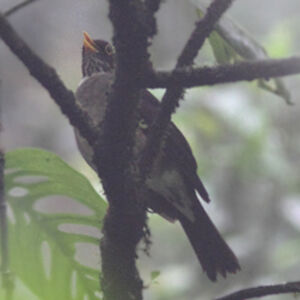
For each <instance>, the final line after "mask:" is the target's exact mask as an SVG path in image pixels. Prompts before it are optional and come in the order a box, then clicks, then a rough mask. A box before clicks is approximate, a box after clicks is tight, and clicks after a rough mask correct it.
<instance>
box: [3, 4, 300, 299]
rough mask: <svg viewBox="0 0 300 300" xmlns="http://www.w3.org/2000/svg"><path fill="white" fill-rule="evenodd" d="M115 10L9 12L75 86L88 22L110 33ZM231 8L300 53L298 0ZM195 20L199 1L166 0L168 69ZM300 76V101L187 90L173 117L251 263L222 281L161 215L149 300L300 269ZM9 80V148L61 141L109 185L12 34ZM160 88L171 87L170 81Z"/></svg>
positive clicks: (228, 232)
mask: <svg viewBox="0 0 300 300" xmlns="http://www.w3.org/2000/svg"><path fill="white" fill-rule="evenodd" d="M199 1H200V2H201V3H207V1H201V0H199ZM15 4H17V1H12V0H0V10H1V11H2V12H3V11H6V10H7V9H9V8H10V7H12V6H13V5H15ZM107 15H108V5H107V1H104V0H103V1H96V0H84V1H83V0H81V1H80V0H72V1H70V0H63V1H62V0H60V1H59V0H51V1H50V0H44V1H42V0H40V1H37V2H35V3H33V4H31V5H30V6H28V7H26V8H24V9H22V10H20V11H19V12H17V13H15V14H14V15H12V16H11V17H10V18H9V21H10V22H11V24H12V25H13V26H14V28H15V29H16V30H17V32H18V33H19V34H20V36H21V37H22V38H23V39H24V40H25V41H26V42H27V44H29V45H30V47H31V48H32V49H33V50H34V51H35V52H36V53H38V55H39V56H40V57H41V58H43V59H44V60H45V61H46V62H47V63H48V64H50V65H51V66H53V67H54V68H55V69H56V71H57V72H58V74H59V75H60V77H61V79H62V80H63V81H64V82H65V84H66V86H67V87H68V88H69V89H71V90H73V91H75V90H76V88H77V86H78V83H79V81H80V79H81V67H80V65H81V45H82V40H83V36H82V33H83V31H87V32H88V33H89V34H90V35H91V36H92V37H94V38H102V39H106V40H111V37H112V27H111V24H110V22H109V19H108V17H107ZM226 15H227V16H230V17H232V18H233V19H234V20H235V21H236V22H237V23H238V24H240V25H241V26H243V27H244V28H246V29H247V31H248V32H249V33H250V34H251V35H252V36H253V37H254V38H255V39H257V40H258V41H259V42H260V43H261V44H262V45H263V46H264V47H265V48H266V50H267V51H268V53H269V55H270V56H271V57H276V58H280V57H287V56H291V55H296V54H299V46H300V42H299V41H300V30H299V28H300V19H299V15H300V2H299V1H298V0H286V1H282V0H264V1H260V0H252V1H250V0H248V1H236V2H235V3H234V5H233V6H232V8H231V9H230V10H229V11H228V12H227V13H226ZM196 20H197V12H196V9H195V6H194V5H193V4H192V3H191V2H190V1H182V0H166V1H164V2H163V4H162V5H161V10H160V11H159V12H158V14H157V21H158V34H157V36H155V38H154V39H153V44H152V46H151V48H150V52H151V58H152V61H153V63H154V67H156V68H157V69H159V70H169V69H171V68H172V67H173V66H174V65H175V62H176V58H177V57H178V55H179V53H180V51H181V49H182V47H183V46H184V44H185V42H186V41H187V39H188V37H189V34H190V32H191V31H192V30H193V28H194V23H195V21H196ZM133 47H134V45H133ZM203 64H206V65H214V64H215V60H214V57H213V55H212V51H211V48H210V45H209V44H208V43H206V44H205V47H204V48H203V49H202V50H201V53H200V54H199V56H198V58H197V65H199V66H200V65H203ZM299 79H300V77H299V76H293V77H287V78H285V79H284V82H285V84H286V86H287V88H288V89H289V90H290V92H291V94H292V100H293V101H294V103H295V105H293V106H288V105H287V104H285V102H284V100H283V99H281V98H279V97H277V96H275V95H274V94H271V93H269V92H266V91H263V90H261V89H258V88H257V85H256V83H255V82H253V83H247V82H246V83H245V82H243V83H235V84H226V85H218V86H214V87H201V88H193V89H191V90H189V91H188V92H187V93H186V95H185V100H184V101H181V106H180V108H179V109H178V110H177V113H176V115H174V116H173V120H174V121H175V122H176V124H177V126H178V127H179V128H180V129H181V130H182V131H183V133H184V134H185V136H186V138H187V139H188V141H189V143H190V145H191V147H192V149H193V153H194V156H195V158H196V159H197V162H198V170H199V175H200V177H201V179H202V180H203V182H204V184H205V185H206V187H207V189H208V191H209V193H210V196H211V199H212V203H211V204H209V205H206V204H204V205H205V209H206V210H207V211H208V212H209V215H210V216H211V218H212V219H213V220H214V223H215V224H216V225H217V227H218V229H219V230H220V231H221V232H222V235H223V236H224V238H225V239H226V241H228V243H229V244H230V245H231V247H232V248H233V249H234V251H235V253H236V255H237V257H238V258H239V261H240V264H241V267H242V270H241V272H239V273H238V274H236V275H232V276H229V277H228V278H227V279H226V280H224V279H221V278H220V279H219V281H218V282H217V283H211V282H210V281H209V280H208V279H207V278H206V276H205V275H204V274H203V272H202V269H201V267H200V265H199V264H198V261H197V259H196V256H195V255H194V253H193V251H192V248H191V246H190V245H189V242H188V241H187V239H186V237H185V235H184V233H183V231H182V229H181V228H180V226H179V225H178V224H171V223H168V222H166V221H165V220H164V219H161V217H159V216H156V215H153V216H152V215H151V216H150V219H149V224H150V229H151V232H152V241H153V244H152V246H151V250H150V253H151V256H150V257H147V256H146V255H145V254H144V253H143V251H140V252H139V253H140V257H141V259H140V260H139V261H138V264H139V268H140V270H141V273H142V276H143V278H144V280H145V284H146V285H147V284H149V285H150V287H149V288H148V289H146V290H145V299H157V300H167V299H173V300H179V299H180V300H196V299H197V300H199V299H211V298H213V297H216V296H220V295H224V294H225V293H227V292H229V291H234V290H236V289H239V288H243V287H249V286H253V285H262V284H272V283H278V282H284V281H295V280H298V279H299V277H300V255H299V253H300V104H299V100H300V99H299V96H298V95H299V90H300V85H299ZM0 81H1V86H0V99H1V100H2V101H1V102H2V103H1V106H2V107H1V110H2V122H3V126H4V131H3V132H2V133H1V145H2V146H3V147H4V149H5V151H9V150H12V149H15V148H20V147H40V148H43V149H47V150H50V151H53V152H55V153H56V154H58V155H60V156H61V157H62V158H63V159H64V160H65V161H67V162H68V163H69V164H70V165H72V166H73V167H74V168H76V169H77V170H79V171H80V172H82V173H84V174H85V175H86V176H88V178H90V180H91V181H92V182H93V183H94V184H95V188H96V190H98V191H100V190H101V187H99V185H98V183H97V182H98V181H97V178H96V176H95V174H94V173H93V172H92V171H91V170H90V168H89V167H88V166H87V165H86V164H85V162H84V161H83V159H82V158H81V156H80V154H79V152H78V150H77V147H76V144H75V139H74V136H73V130H72V128H71V126H70V124H69V122H68V121H67V119H66V118H65V117H64V116H63V115H62V113H61V112H60V110H59V108H58V107H57V105H56V104H55V103H54V101H53V100H52V99H51V98H50V97H49V95H48V93H47V92H46V91H45V90H44V89H43V88H42V87H41V86H40V85H39V84H38V83H37V82H36V81H35V80H34V79H33V78H32V77H31V76H30V75H29V73H28V71H27V70H26V68H25V67H24V66H23V65H22V63H21V62H20V61H19V60H18V59H17V58H16V57H15V56H14V55H13V54H12V53H11V52H10V50H9V49H8V48H7V47H6V45H4V43H3V42H2V41H0ZM152 92H153V93H154V94H155V95H156V96H157V97H161V96H162V95H163V90H153V91H152ZM141 248H143V245H141ZM156 270H158V271H160V275H159V277H158V278H157V279H155V282H151V279H150V273H151V272H152V271H156ZM291 298H292V296H291V295H281V296H278V297H273V298H272V299H274V300H275V299H291ZM32 299H34V298H32Z"/></svg>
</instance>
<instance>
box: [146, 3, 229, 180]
mask: <svg viewBox="0 0 300 300" xmlns="http://www.w3.org/2000/svg"><path fill="white" fill-rule="evenodd" d="M232 2H233V0H214V1H213V2H212V4H211V5H210V6H209V7H208V9H207V11H206V14H205V15H204V17H203V18H202V19H201V20H200V21H198V22H197V23H196V27H195V29H194V31H193V32H192V34H191V37H190V39H189V40H188V42H187V44H186V45H185V47H184V49H183V51H182V53H181V55H180V56H179V58H178V61H177V64H176V68H175V70H176V69H178V68H182V67H185V66H190V65H192V64H193V61H194V59H195V58H196V56H197V53H198V51H199V49H200V48H201V47H202V45H203V43H204V41H205V39H206V38H207V37H208V36H209V34H210V33H211V32H212V30H213V29H214V26H215V24H216V23H217V22H218V20H219V19H220V18H221V16H222V15H223V13H224V12H225V11H226V10H227V9H228V8H229V7H230V5H231V3H232ZM175 70H174V72H175ZM183 92H184V89H183V87H182V86H180V84H179V82H176V81H175V82H174V85H172V86H169V88H168V89H167V91H166V93H165V95H164V96H163V99H162V102H161V109H160V112H159V114H158V116H157V118H156V120H155V122H154V124H153V126H152V128H151V129H150V132H149V136H148V141H147V145H146V148H145V151H144V153H143V156H142V159H141V170H142V172H141V173H142V178H144V177H145V176H146V174H148V173H149V172H150V170H151V166H152V165H153V161H154V159H155V157H156V156H157V154H158V153H159V150H160V149H161V147H162V146H163V145H162V140H163V136H164V134H166V129H167V126H168V124H169V123H170V120H171V115H172V113H173V112H174V111H175V109H176V107H177V106H178V105H179V100H180V99H181V98H182V96H183Z"/></svg>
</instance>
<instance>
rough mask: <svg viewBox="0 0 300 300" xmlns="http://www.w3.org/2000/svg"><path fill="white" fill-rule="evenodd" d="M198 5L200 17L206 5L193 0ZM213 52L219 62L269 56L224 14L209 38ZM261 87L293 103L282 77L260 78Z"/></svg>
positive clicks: (288, 102) (258, 58)
mask: <svg viewBox="0 0 300 300" xmlns="http://www.w3.org/2000/svg"><path fill="white" fill-rule="evenodd" d="M191 2H192V3H193V4H194V5H195V6H196V7H197V12H198V15H199V17H202V16H203V14H204V12H205V11H206V7H205V5H203V4H201V3H200V2H199V1H198V0H191ZM209 42H210V44H211V47H212V49H213V53H214V55H215V58H216V60H217V62H218V63H229V62H232V61H236V60H238V59H240V60H260V59H266V58H269V56H268V54H267V52H266V50H265V49H264V47H263V46H261V45H260V44H259V42H257V41H256V40H255V39H254V38H253V37H252V36H251V35H250V34H249V33H248V32H247V31H246V30H245V29H243V28H242V27H241V26H239V25H237V24H236V23H235V22H234V21H233V20H231V19H230V18H228V17H226V16H223V17H222V19H221V20H220V21H219V22H218V23H217V24H216V26H215V30H214V31H213V32H212V34H211V35H210V38H209ZM258 82H259V87H260V88H263V89H264V90H266V91H269V92H272V93H274V94H276V95H278V96H280V97H281V98H283V99H284V100H285V101H286V103H287V104H293V102H292V101H291V95H290V93H289V91H288V90H287V88H286V86H285V84H284V82H283V80H282V79H280V78H275V79H271V80H263V79H261V80H259V81H258Z"/></svg>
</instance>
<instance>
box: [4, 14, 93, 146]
mask: <svg viewBox="0 0 300 300" xmlns="http://www.w3.org/2000/svg"><path fill="white" fill-rule="evenodd" d="M0 37H1V38H2V40H3V41H4V42H5V43H6V45H7V46H8V47H9V48H10V50H11V51H12V52H13V53H14V54H15V55H16V56H17V57H18V58H19V59H20V60H21V61H22V62H23V64H24V65H25V66H26V67H27V69H28V70H29V72H30V74H31V75H32V76H33V77H34V78H35V79H36V80H37V81H38V82H39V83H40V84H41V85H42V86H43V87H44V88H45V89H46V90H47V91H48V92H49V94H50V96H51V97H52V98H53V100H54V101H55V102H56V103H57V105H58V106H59V107H60V109H61V111H62V112H63V113H64V114H65V115H66V116H67V117H68V119H69V121H70V123H71V124H72V125H73V126H75V127H76V128H78V129H79V131H80V134H81V135H82V136H83V137H85V138H86V139H87V140H88V141H89V143H90V144H91V145H93V144H94V142H95V140H96V138H97V136H98V131H97V129H96V128H94V127H93V125H92V122H90V121H89V117H88V115H87V114H86V113H85V112H83V111H82V110H81V109H80V108H79V107H78V106H77V105H75V97H74V94H73V92H72V91H70V90H68V89H67V88H66V87H65V86H64V84H63V82H62V81H61V80H60V78H59V77H58V75H57V73H56V72H55V70H54V69H53V68H52V67H50V66H49V65H47V64H46V63H45V62H44V61H43V60H42V59H41V58H40V57H39V56H38V55H36V54H35V53H34V52H33V51H32V50H31V49H30V48H29V47H28V45H27V44H26V43H25V42H24V41H23V40H22V39H21V37H20V36H19V35H18V34H17V33H16V31H15V30H14V29H13V28H12V26H11V25H10V24H9V23H8V21H7V20H6V19H5V17H4V16H3V15H2V14H0Z"/></svg>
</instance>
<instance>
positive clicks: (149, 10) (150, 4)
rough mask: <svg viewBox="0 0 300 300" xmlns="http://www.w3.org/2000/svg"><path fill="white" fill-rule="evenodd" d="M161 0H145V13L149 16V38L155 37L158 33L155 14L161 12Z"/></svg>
mask: <svg viewBox="0 0 300 300" xmlns="http://www.w3.org/2000/svg"><path fill="white" fill-rule="evenodd" d="M160 4H161V0H145V11H146V16H147V22H146V24H148V26H149V29H148V34H149V37H152V36H154V35H155V34H156V33H157V26H156V18H155V16H154V15H155V13H156V12H157V11H158V10H159V7H160Z"/></svg>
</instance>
